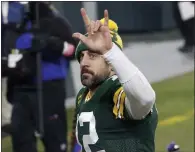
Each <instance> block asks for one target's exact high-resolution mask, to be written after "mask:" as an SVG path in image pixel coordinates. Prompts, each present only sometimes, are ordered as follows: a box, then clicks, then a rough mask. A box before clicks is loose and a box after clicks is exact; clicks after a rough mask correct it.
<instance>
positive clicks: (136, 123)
mask: <svg viewBox="0 0 195 152" xmlns="http://www.w3.org/2000/svg"><path fill="white" fill-rule="evenodd" d="M81 14H82V17H83V20H84V23H85V27H86V30H87V34H86V35H82V34H80V33H74V34H73V37H74V38H77V39H79V40H80V43H79V44H78V46H77V49H76V58H77V59H78V61H79V63H80V69H81V82H82V84H83V85H84V86H85V87H83V88H82V89H81V90H80V91H79V93H78V95H77V97H76V113H77V124H76V137H77V141H78V142H79V143H80V145H81V146H82V152H155V144H154V139H155V130H156V127H157V122H158V120H157V119H158V116H157V110H156V107H155V92H154V90H153V89H152V87H151V85H150V84H149V82H148V81H147V80H146V78H145V77H144V75H143V74H142V73H141V72H140V71H139V69H138V68H137V67H136V66H135V65H134V64H133V63H132V62H131V61H130V60H129V59H128V58H127V57H126V56H125V55H124V53H123V52H122V51H121V50H122V47H123V45H122V40H121V38H120V36H119V35H118V33H117V30H118V27H117V25H116V23H114V22H113V21H111V20H109V18H108V11H107V10H105V11H104V19H102V20H101V21H99V20H98V21H96V22H95V21H90V19H89V18H88V16H87V14H86V12H85V10H84V9H83V8H82V9H81Z"/></svg>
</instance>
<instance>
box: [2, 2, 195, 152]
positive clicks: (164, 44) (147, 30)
mask: <svg viewBox="0 0 195 152" xmlns="http://www.w3.org/2000/svg"><path fill="white" fill-rule="evenodd" d="M184 3H185V4H184ZM51 5H53V6H54V7H55V8H56V10H57V11H58V12H59V13H60V14H61V15H62V16H63V17H64V18H66V19H67V20H68V21H69V23H70V25H71V27H72V32H73V33H74V32H81V33H85V29H84V26H83V21H82V17H81V15H80V8H81V7H84V8H86V10H87V12H88V14H89V17H90V18H91V19H94V20H96V19H101V18H102V17H103V11H104V9H108V11H109V15H110V19H112V20H114V21H115V22H116V23H117V24H118V27H119V34H120V36H121V37H122V39H123V42H124V53H125V54H126V55H127V56H128V58H129V59H130V60H131V61H132V62H133V63H134V64H135V65H136V66H138V68H140V70H141V71H142V72H143V73H144V74H145V76H146V77H147V78H148V80H149V81H150V82H151V83H152V86H153V87H154V90H155V91H156V96H157V100H156V104H157V108H158V111H159V124H158V128H157V133H156V152H165V151H166V147H167V145H169V144H170V142H172V141H175V142H176V143H177V144H178V145H180V147H181V151H182V152H194V42H195V41H194V35H195V30H194V27H195V24H194V23H195V22H194V11H192V10H194V2H168V1H167V2H162V1H161V2H160V1H159V2H133V1H129V2H100V1H98V2H79V1H78V2H51ZM4 7H6V6H4ZM1 9H2V11H3V9H5V8H3V5H2V7H1ZM2 24H4V25H6V24H7V23H5V22H3V21H2V22H1V25H2ZM1 30H2V29H1ZM9 38H10V39H11V38H13V37H12V35H9ZM2 40H3V37H2ZM1 43H2V44H3V43H4V41H1ZM2 49H3V48H2ZM2 60H4V58H3V56H2ZM68 71H69V72H68V75H67V77H66V79H65V81H66V83H65V85H66V99H65V106H66V109H67V126H68V134H67V136H68V139H69V140H68V142H70V138H71V132H72V121H73V113H74V105H75V104H74V99H75V96H76V93H77V92H78V91H79V89H80V87H81V86H82V85H81V83H80V70H79V64H78V62H77V61H76V60H74V59H71V61H70V68H69V70H68ZM1 80H2V86H1V87H2V89H1V90H2V113H1V115H2V125H1V126H2V137H1V138H2V146H1V147H2V152H12V144H11V137H10V134H9V133H10V130H9V129H7V126H8V124H10V117H11V111H12V105H11V104H9V103H8V102H7V99H6V88H7V85H6V84H7V83H6V81H7V77H6V76H2V79H1ZM5 126H6V127H5ZM8 128H9V127H8ZM37 138H39V137H37ZM43 147H44V146H43V144H42V143H41V142H40V141H39V142H38V150H39V152H42V151H44V148H43Z"/></svg>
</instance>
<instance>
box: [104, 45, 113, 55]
mask: <svg viewBox="0 0 195 152" xmlns="http://www.w3.org/2000/svg"><path fill="white" fill-rule="evenodd" d="M113 47H114V43H113V42H112V43H111V44H110V49H106V50H104V51H102V55H104V54H106V53H108V52H109V51H110V50H112V48H113Z"/></svg>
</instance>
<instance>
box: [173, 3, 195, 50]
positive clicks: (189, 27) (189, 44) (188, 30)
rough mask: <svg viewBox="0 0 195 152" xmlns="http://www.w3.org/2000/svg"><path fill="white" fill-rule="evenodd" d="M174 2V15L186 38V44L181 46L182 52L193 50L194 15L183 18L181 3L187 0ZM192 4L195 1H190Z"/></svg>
mask: <svg viewBox="0 0 195 152" xmlns="http://www.w3.org/2000/svg"><path fill="white" fill-rule="evenodd" d="M172 3H173V16H174V19H175V21H176V25H177V27H178V28H179V30H180V33H181V35H182V37H183V38H184V44H183V46H182V47H180V48H179V51H181V52H191V51H192V50H193V46H194V44H195V36H194V35H195V30H194V17H191V18H189V19H187V20H184V19H182V14H181V11H182V10H181V8H179V3H186V2H172ZM189 3H191V4H192V5H193V4H194V2H189Z"/></svg>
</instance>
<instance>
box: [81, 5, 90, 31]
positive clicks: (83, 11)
mask: <svg viewBox="0 0 195 152" xmlns="http://www.w3.org/2000/svg"><path fill="white" fill-rule="evenodd" d="M81 15H82V17H83V22H84V24H85V27H86V30H87V32H89V31H90V28H89V27H90V19H89V17H88V15H87V13H86V11H85V9H84V8H81Z"/></svg>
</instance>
